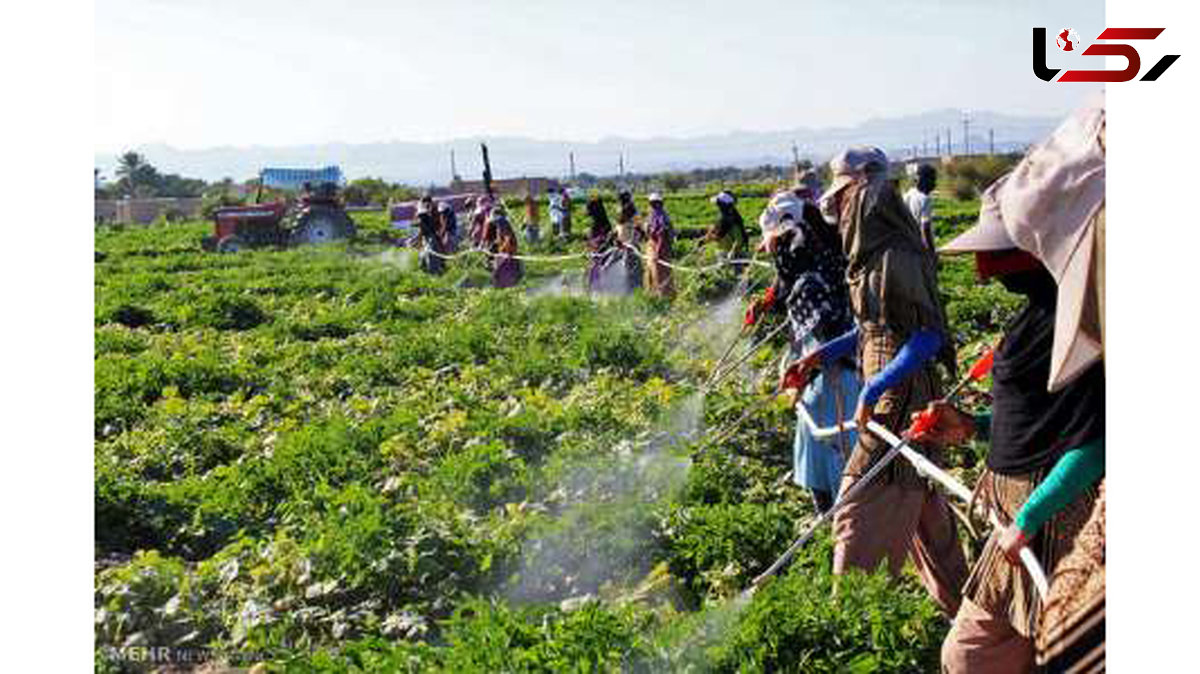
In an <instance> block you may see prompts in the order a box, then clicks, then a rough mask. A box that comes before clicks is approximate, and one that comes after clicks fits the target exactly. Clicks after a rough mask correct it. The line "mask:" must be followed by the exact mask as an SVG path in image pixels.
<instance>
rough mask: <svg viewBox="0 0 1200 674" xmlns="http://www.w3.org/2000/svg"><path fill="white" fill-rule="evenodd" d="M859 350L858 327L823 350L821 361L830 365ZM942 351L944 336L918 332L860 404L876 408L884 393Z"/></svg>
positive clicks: (862, 395)
mask: <svg viewBox="0 0 1200 674" xmlns="http://www.w3.org/2000/svg"><path fill="white" fill-rule="evenodd" d="M857 347H858V328H857V327H855V328H854V329H853V330H850V331H849V332H847V333H845V334H843V335H842V336H841V337H838V338H836V339H834V340H832V341H830V342H827V343H826V344H825V345H824V346H822V347H821V349H820V353H821V362H822V363H823V364H828V363H831V362H833V361H835V360H837V359H838V358H841V357H843V356H845V355H847V354H849V353H850V352H851V351H853V350H854V349H855V348H857ZM940 348H942V336H941V335H940V334H938V333H937V332H935V331H933V330H918V331H916V332H914V333H913V334H912V335H911V336H910V337H909V338H908V341H906V342H905V343H904V345H903V346H901V347H900V350H899V351H897V352H896V356H895V357H894V358H892V360H891V361H890V362H888V364H887V365H886V366H884V368H883V369H882V370H880V371H879V372H877V373H876V374H875V376H873V377H871V380H870V381H868V382H867V383H866V385H865V386H863V389H862V392H861V393H860V394H859V396H858V400H859V404H865V405H874V404H875V403H876V402H877V401H878V400H879V398H880V396H882V395H883V393H884V391H887V390H888V389H889V388H892V387H893V386H895V385H897V384H899V383H900V382H901V381H903V380H904V378H905V377H907V376H908V375H910V374H912V373H913V372H915V371H917V370H918V369H920V368H921V367H923V366H924V365H925V364H926V363H927V362H929V360H930V359H932V358H933V357H934V356H936V355H937V353H938V350H939V349H940Z"/></svg>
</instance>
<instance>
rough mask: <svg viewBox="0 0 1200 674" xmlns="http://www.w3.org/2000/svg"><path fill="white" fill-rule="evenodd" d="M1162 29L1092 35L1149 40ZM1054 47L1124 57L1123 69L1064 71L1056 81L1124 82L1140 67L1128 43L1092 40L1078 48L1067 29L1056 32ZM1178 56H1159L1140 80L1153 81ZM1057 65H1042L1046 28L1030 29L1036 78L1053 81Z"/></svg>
mask: <svg viewBox="0 0 1200 674" xmlns="http://www.w3.org/2000/svg"><path fill="white" fill-rule="evenodd" d="M1164 30H1166V29H1165V28H1105V29H1104V32H1102V33H1100V35H1098V36H1097V37H1096V39H1097V40H1153V39H1154V38H1156V37H1158V36H1159V35H1161V34H1162V32H1163V31H1164ZM1055 43H1056V44H1057V45H1058V48H1059V49H1061V50H1062V51H1064V52H1074V53H1078V54H1081V55H1083V56H1123V57H1125V60H1126V62H1127V63H1126V67H1125V69H1124V70H1068V71H1066V72H1064V73H1063V74H1062V77H1059V78H1058V80H1057V81H1059V82H1128V81H1130V80H1132V79H1133V78H1135V77H1137V76H1138V73H1139V72H1141V69H1142V57H1141V55H1140V54H1138V51H1137V49H1134V48H1133V47H1132V46H1131V45H1128V44H1121V43H1107V44H1100V43H1094V44H1091V45H1089V46H1088V48H1087V49H1084V50H1083V51H1079V48H1080V47H1081V46H1082V44H1081V42H1080V40H1079V36H1078V35H1076V34H1075V31H1074V30H1073V29H1071V28H1064V29H1062V30H1061V31H1059V32H1058V33H1057V35H1056V38H1055ZM1178 59H1179V54H1167V55H1166V56H1164V57H1162V58H1160V59H1159V60H1158V62H1157V63H1155V64H1154V67H1152V68H1150V70H1148V71H1147V72H1146V74H1145V75H1143V76H1142V78H1141V81H1142V82H1153V81H1154V80H1157V79H1158V78H1159V77H1160V76H1161V75H1162V74H1163V73H1164V72H1166V71H1167V68H1170V67H1171V64H1172V63H1175V61H1176V60H1178ZM1059 70H1060V69H1059V68H1049V67H1047V66H1046V29H1045V28H1042V27H1036V28H1034V29H1033V74H1034V75H1037V76H1038V78H1039V79H1042V80H1045V81H1047V82H1053V81H1055V80H1054V76H1055V75H1057V74H1058V72H1059Z"/></svg>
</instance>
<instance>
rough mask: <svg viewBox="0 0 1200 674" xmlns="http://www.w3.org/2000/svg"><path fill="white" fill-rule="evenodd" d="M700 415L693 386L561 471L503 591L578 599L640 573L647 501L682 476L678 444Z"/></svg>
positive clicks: (646, 563)
mask: <svg viewBox="0 0 1200 674" xmlns="http://www.w3.org/2000/svg"><path fill="white" fill-rule="evenodd" d="M702 421H703V400H702V398H701V396H700V394H698V393H694V394H692V395H690V396H688V397H687V398H686V399H684V400H683V401H681V402H680V403H679V404H677V405H676V406H675V408H674V409H673V410H672V411H671V413H670V414H668V415H667V418H666V419H665V421H664V422H663V423H662V424H661V425H660V426H659V427H658V428H656V429H653V430H649V431H646V432H643V433H641V434H639V435H638V436H636V437H634V438H632V439H627V440H623V441H621V442H619V443H618V444H617V445H616V446H615V447H614V448H613V450H612V451H611V452H609V453H606V454H605V455H604V456H601V457H596V458H595V459H594V460H587V461H584V462H582V463H580V464H578V465H574V466H571V467H570V468H569V469H568V470H566V471H564V473H563V474H564V477H563V479H562V480H560V482H559V484H558V485H557V487H556V489H555V490H554V492H553V494H552V498H551V500H552V501H553V502H555V504H556V508H555V510H556V511H555V512H553V519H552V521H551V522H550V524H549V525H548V526H547V527H546V530H545V531H544V532H543V533H542V534H541V535H538V536H534V537H531V538H530V539H529V540H528V541H526V543H525V544H524V546H523V548H522V551H521V563H520V572H519V575H518V577H517V579H516V582H514V583H513V584H512V585H511V586H510V587H509V588H508V589H507V591H506V594H507V596H508V598H509V599H511V600H514V601H517V602H539V601H561V600H569V601H579V600H581V599H585V598H587V597H596V596H600V595H617V594H620V593H621V592H622V591H623V590H626V589H628V588H631V587H633V586H634V585H635V584H637V583H638V582H640V581H642V580H643V579H644V578H645V577H646V576H647V575H648V574H649V573H650V572H651V571H652V570H653V567H654V564H655V559H656V556H657V555H656V551H657V542H656V540H655V533H654V532H655V524H656V522H655V520H654V512H653V504H654V503H656V502H658V501H660V500H662V499H663V498H664V497H666V496H669V495H670V494H672V493H674V492H675V491H676V490H677V489H679V488H680V487H681V486H682V485H683V483H684V481H685V480H686V478H687V474H688V470H689V469H690V467H691V461H690V460H689V459H688V458H687V457H686V454H685V452H684V451H683V448H684V447H685V446H686V445H687V444H688V443H689V442H691V441H693V440H694V439H695V438H696V437H697V435H698V434H699V433H700V431H701V430H702V428H701V426H702Z"/></svg>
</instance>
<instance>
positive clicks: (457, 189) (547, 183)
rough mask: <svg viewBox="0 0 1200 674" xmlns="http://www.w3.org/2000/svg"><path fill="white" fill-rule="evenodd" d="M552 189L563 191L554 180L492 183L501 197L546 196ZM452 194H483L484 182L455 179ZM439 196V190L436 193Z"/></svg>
mask: <svg viewBox="0 0 1200 674" xmlns="http://www.w3.org/2000/svg"><path fill="white" fill-rule="evenodd" d="M551 187H553V188H555V189H562V184H560V183H559V182H558V181H557V180H555V179H553V178H505V179H502V180H501V179H497V180H493V181H492V189H493V190H494V191H495V192H496V194H499V195H501V196H524V195H525V193H526V192H530V193H532V194H533V196H535V197H536V196H539V195H541V194H545V193H546V191H547V190H549V189H550V188H551ZM448 192H449V193H450V194H463V193H466V192H470V193H482V192H483V181H482V180H462V179H461V178H458V179H455V181H454V182H452V183H450V189H449V190H448ZM434 195H435V196H436V195H437V190H435V191H434Z"/></svg>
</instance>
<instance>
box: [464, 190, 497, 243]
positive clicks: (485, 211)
mask: <svg viewBox="0 0 1200 674" xmlns="http://www.w3.org/2000/svg"><path fill="white" fill-rule="evenodd" d="M494 205H495V200H494V199H493V198H492V197H491V196H489V195H487V194H481V195H479V197H478V198H477V199H475V208H474V210H472V211H471V231H470V232H469V234H470V237H471V244H472V245H473V246H474V247H475V248H483V247H484V244H485V241H484V234H485V233H486V231H487V221H488V216H489V215H490V214H491V212H492V207H493V206H494Z"/></svg>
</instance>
